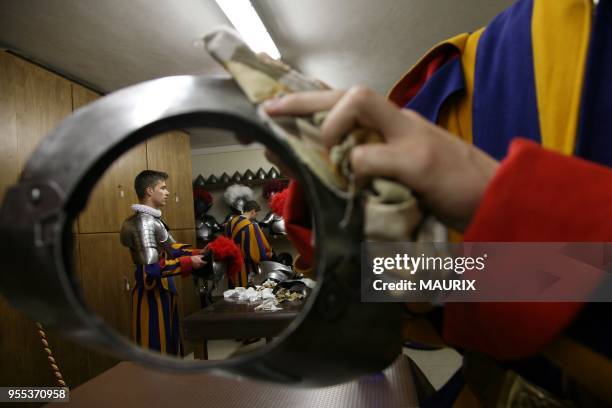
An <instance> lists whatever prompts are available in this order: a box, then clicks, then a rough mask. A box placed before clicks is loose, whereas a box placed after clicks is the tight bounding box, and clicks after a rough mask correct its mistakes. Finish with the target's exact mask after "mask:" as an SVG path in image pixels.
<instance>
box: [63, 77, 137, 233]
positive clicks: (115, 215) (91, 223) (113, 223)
mask: <svg viewBox="0 0 612 408" xmlns="http://www.w3.org/2000/svg"><path fill="white" fill-rule="evenodd" d="M98 97H99V96H98V95H97V94H96V93H94V92H92V91H90V90H88V89H86V88H83V87H82V86H79V85H76V84H73V100H74V102H73V105H74V109H75V110H76V109H78V108H80V107H81V106H83V105H86V104H88V103H90V102H92V101H94V100H96V99H97V98H98ZM84 136H88V137H95V135H84ZM146 168H147V159H146V146H145V144H144V143H141V144H140V145H138V146H136V147H134V148H133V149H131V150H130V151H128V152H126V153H124V154H123V155H122V156H121V157H120V158H118V159H117V160H116V161H115V162H114V163H113V164H112V165H111V166H110V167H109V168H108V169H107V170H106V172H105V173H104V175H103V176H102V177H101V178H100V180H99V181H98V183H97V184H96V186H95V187H94V189H93V191H92V192H91V194H90V195H89V199H88V202H87V206H86V207H85V210H83V212H82V213H81V215H80V216H79V232H81V233H96V232H118V231H120V230H121V224H122V223H123V220H124V219H126V218H127V217H129V216H130V215H131V214H132V210H131V209H130V205H131V204H134V203H137V202H138V197H137V196H136V193H135V192H134V178H135V177H136V175H138V173H140V172H141V171H142V170H145V169H146Z"/></svg>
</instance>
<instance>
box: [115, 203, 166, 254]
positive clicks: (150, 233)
mask: <svg viewBox="0 0 612 408" xmlns="http://www.w3.org/2000/svg"><path fill="white" fill-rule="evenodd" d="M120 236H121V243H122V244H123V245H124V246H126V247H128V248H130V254H131V255H132V261H134V263H135V264H136V265H147V264H152V263H155V262H158V261H159V255H160V254H161V253H162V252H163V251H168V252H169V250H170V249H171V245H172V244H173V243H174V242H175V241H174V239H173V238H172V236H171V235H170V233H169V232H168V230H167V229H166V226H165V225H164V223H163V222H162V221H161V220H160V219H159V218H156V217H154V216H152V215H149V214H145V213H141V212H137V213H135V214H134V215H132V216H131V217H129V218H128V219H126V220H125V221H124V222H123V226H122V227H121V234H120Z"/></svg>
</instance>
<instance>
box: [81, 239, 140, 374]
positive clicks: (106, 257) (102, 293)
mask: <svg viewBox="0 0 612 408" xmlns="http://www.w3.org/2000/svg"><path fill="white" fill-rule="evenodd" d="M79 252H80V269H81V275H82V285H81V286H82V291H83V297H84V299H85V301H86V303H87V305H88V306H89V308H90V309H91V310H92V311H93V312H95V313H96V314H97V315H98V316H100V317H101V318H102V319H103V320H104V321H105V322H106V324H107V325H109V326H111V327H112V328H114V329H115V330H116V331H117V332H118V333H119V334H121V335H123V336H125V337H127V338H130V336H131V333H130V322H131V320H130V316H131V314H130V310H131V309H130V308H131V296H130V293H131V289H132V287H133V286H134V277H133V276H134V266H133V265H132V260H131V258H130V254H129V251H128V249H127V248H125V247H124V246H123V245H121V242H120V239H119V233H107V234H80V236H79ZM117 362H118V360H117V359H115V358H113V357H109V356H106V355H102V354H94V353H91V354H90V356H89V364H90V370H91V374H92V375H97V374H99V373H101V372H102V371H104V370H107V369H108V368H110V367H112V366H113V365H115V364H116V363H117Z"/></svg>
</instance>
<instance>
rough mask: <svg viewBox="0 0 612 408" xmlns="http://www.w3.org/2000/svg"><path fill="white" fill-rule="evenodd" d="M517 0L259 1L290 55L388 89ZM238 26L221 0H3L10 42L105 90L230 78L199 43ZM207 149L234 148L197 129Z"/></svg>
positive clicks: (316, 72) (292, 60)
mask: <svg viewBox="0 0 612 408" xmlns="http://www.w3.org/2000/svg"><path fill="white" fill-rule="evenodd" d="M510 3H511V1H510V0H462V1H457V0H429V1H426V0H378V1H372V0H299V1H298V0H293V1H291V0H253V4H254V6H255V8H256V10H257V11H258V13H259V15H260V16H261V18H262V20H263V22H264V24H265V25H266V27H267V28H268V30H269V32H270V34H271V36H272V38H273V39H274V41H275V42H276V44H277V46H278V48H279V50H280V52H281V55H282V58H283V60H284V61H286V62H287V63H289V64H290V65H292V66H294V67H296V68H298V69H299V70H301V71H303V72H305V73H306V74H309V75H312V76H315V77H317V78H319V79H321V80H323V81H324V82H326V83H328V84H330V85H331V86H333V87H340V88H346V87H349V86H351V85H355V84H365V85H368V86H370V87H371V88H373V89H375V90H377V91H379V92H382V93H384V92H386V91H387V90H388V89H389V87H390V86H391V85H393V83H394V82H395V80H397V78H398V77H399V76H401V74H402V73H403V72H404V71H405V70H406V69H407V68H409V67H410V66H411V65H412V64H413V63H414V62H416V61H417V60H418V58H419V57H420V56H421V55H422V54H423V53H424V52H425V51H427V49H428V48H429V47H431V46H432V45H434V44H435V43H436V42H438V41H440V40H443V39H445V38H448V37H451V36H453V35H455V34H458V33H461V32H466V31H473V30H475V29H477V28H479V27H481V26H483V25H484V24H486V22H487V21H488V20H490V19H491V18H492V17H493V16H494V15H495V14H497V13H499V12H500V11H501V10H503V9H504V8H505V7H507V6H508V5H509V4H510ZM222 24H225V25H228V24H229V22H228V20H227V19H226V17H225V15H224V14H223V12H222V11H221V10H220V9H219V8H218V7H217V5H216V3H215V2H214V1H213V0H130V1H125V0H104V1H94V0H54V1H40V0H0V47H2V48H6V49H10V50H13V51H15V52H17V53H19V54H21V55H24V56H26V57H27V58H30V59H31V60H33V61H36V62H38V63H40V64H41V65H43V66H46V67H48V68H50V69H52V70H54V71H56V72H58V73H61V74H62V75H65V76H67V77H69V78H71V79H73V80H76V81H77V82H80V83H82V84H84V85H87V86H89V87H91V88H93V89H96V90H98V91H101V92H103V93H108V92H112V91H114V90H117V89H119V88H122V87H125V86H128V85H132V84H135V83H138V82H141V81H145V80H149V79H153V78H158V77H162V76H168V75H180V74H198V75H211V74H215V75H216V74H220V73H222V70H221V69H220V67H219V66H218V65H217V64H216V63H215V62H214V61H213V60H212V59H211V58H210V57H208V56H207V55H206V54H205V52H204V51H203V49H202V47H201V43H200V42H199V41H198V40H199V39H200V38H201V37H202V36H203V35H204V34H206V33H207V32H209V31H210V30H211V29H212V28H214V27H216V26H218V25H222ZM191 133H192V134H193V135H194V141H193V142H194V144H195V145H197V148H202V147H206V146H217V145H223V144H233V143H235V142H234V139H233V138H232V137H231V136H228V134H227V133H226V132H214V131H213V132H202V131H199V132H197V131H196V132H191Z"/></svg>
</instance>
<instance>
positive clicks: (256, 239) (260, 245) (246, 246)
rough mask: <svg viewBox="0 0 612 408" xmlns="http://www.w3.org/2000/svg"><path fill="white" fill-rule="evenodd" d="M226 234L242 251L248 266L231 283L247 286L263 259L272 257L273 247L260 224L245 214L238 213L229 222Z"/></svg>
mask: <svg viewBox="0 0 612 408" xmlns="http://www.w3.org/2000/svg"><path fill="white" fill-rule="evenodd" d="M225 235H226V236H227V237H228V238H231V239H232V240H233V241H234V242H235V243H236V245H238V247H239V248H240V251H242V255H243V257H244V264H245V267H246V268H243V269H242V271H241V273H240V274H239V276H238V278H237V279H236V280H235V282H231V283H232V284H233V285H234V286H246V285H247V284H248V278H249V276H250V275H252V274H254V273H257V265H259V263H260V262H261V261H267V260H268V259H270V256H271V255H272V247H271V246H270V243H269V242H268V239H267V238H266V236H265V234H264V232H263V231H262V230H261V228H260V227H259V225H258V224H257V223H256V222H253V221H251V220H249V219H248V218H247V217H245V216H244V215H237V216H235V217H233V218H232V219H231V220H230V221H228V222H227V224H226V226H225Z"/></svg>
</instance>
